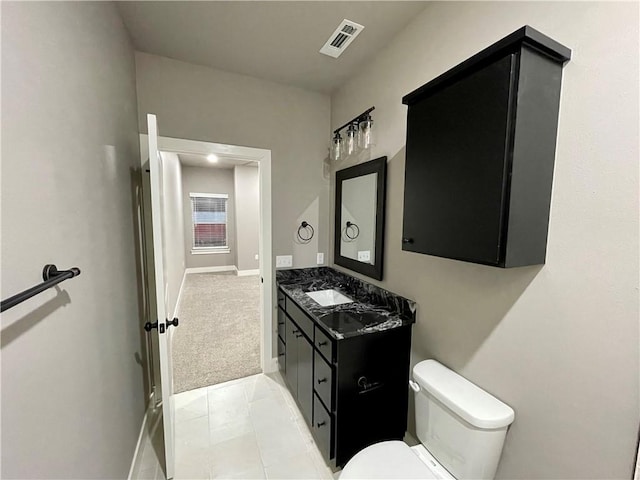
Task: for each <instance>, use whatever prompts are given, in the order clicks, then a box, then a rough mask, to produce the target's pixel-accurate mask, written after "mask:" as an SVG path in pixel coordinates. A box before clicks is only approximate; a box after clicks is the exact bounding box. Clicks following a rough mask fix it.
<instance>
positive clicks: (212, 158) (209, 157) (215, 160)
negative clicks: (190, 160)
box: [207, 153, 218, 163]
mask: <svg viewBox="0 0 640 480" xmlns="http://www.w3.org/2000/svg"><path fill="white" fill-rule="evenodd" d="M207 160H208V161H209V163H218V156H217V155H214V154H213V153H211V154H209V155H207Z"/></svg>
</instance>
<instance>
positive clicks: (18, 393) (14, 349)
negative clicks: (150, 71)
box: [2, 2, 145, 478]
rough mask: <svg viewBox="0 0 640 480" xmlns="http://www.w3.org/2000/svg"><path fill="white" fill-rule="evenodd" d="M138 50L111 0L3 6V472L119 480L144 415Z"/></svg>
mask: <svg viewBox="0 0 640 480" xmlns="http://www.w3.org/2000/svg"><path fill="white" fill-rule="evenodd" d="M134 74H135V67H134V57H133V50H132V47H131V45H130V42H129V38H128V35H127V33H126V32H125V30H124V27H123V25H122V23H121V21H120V17H119V16H118V13H117V12H116V9H115V6H114V5H113V4H109V3H90V2H87V3H75V2H71V3H9V2H2V298H6V297H8V296H10V295H13V294H15V293H17V292H19V291H21V290H23V289H25V288H28V287H31V286H32V285H34V284H36V283H38V282H39V281H41V276H40V275H41V270H42V267H43V265H44V264H46V263H53V262H55V263H56V264H57V265H58V267H61V268H66V267H71V266H78V267H80V269H81V270H82V275H81V276H80V277H78V278H74V279H71V280H67V281H66V282H64V283H62V284H61V285H60V286H59V287H58V289H51V290H47V291H46V292H44V293H42V294H40V295H38V296H37V297H34V298H32V299H31V300H28V301H26V302H24V303H23V304H21V305H19V306H17V307H15V308H13V309H12V310H9V311H7V312H5V313H3V314H2V477H3V478H125V477H126V475H127V473H128V469H129V465H130V463H131V458H132V456H133V451H134V448H135V444H136V441H137V437H138V433H139V431H140V425H141V422H142V417H143V414H144V407H145V404H144V399H143V389H142V383H143V380H142V377H143V375H142V367H141V366H140V365H138V363H137V362H136V357H135V356H136V355H137V354H138V352H140V338H141V329H140V327H139V319H138V304H137V289H138V286H137V284H136V267H135V265H136V257H135V253H134V246H135V240H134V229H133V215H132V209H133V207H132V195H131V189H132V186H131V172H130V169H131V168H132V166H134V165H137V164H138V163H139V162H138V135H137V124H136V91H135V77H134Z"/></svg>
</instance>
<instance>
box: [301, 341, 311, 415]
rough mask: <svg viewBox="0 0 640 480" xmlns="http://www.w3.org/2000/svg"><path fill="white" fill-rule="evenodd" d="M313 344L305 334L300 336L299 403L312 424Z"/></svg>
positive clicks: (303, 413)
mask: <svg viewBox="0 0 640 480" xmlns="http://www.w3.org/2000/svg"><path fill="white" fill-rule="evenodd" d="M312 395H313V345H311V343H310V342H309V341H308V340H307V338H306V337H305V336H304V335H301V336H300V337H299V338H298V403H299V404H300V411H301V412H302V415H303V416H304V418H305V419H306V420H307V423H308V424H309V425H311V420H312V417H311V413H312V408H313V397H312Z"/></svg>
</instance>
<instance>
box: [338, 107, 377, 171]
mask: <svg viewBox="0 0 640 480" xmlns="http://www.w3.org/2000/svg"><path fill="white" fill-rule="evenodd" d="M375 108H376V107H371V108H369V109H368V110H365V111H364V112H362V113H361V114H360V115H358V116H357V117H355V118H353V119H351V120H349V121H348V122H347V123H345V124H344V125H342V126H341V127H339V128H337V129H335V130H334V131H333V139H332V140H331V160H333V161H334V162H340V161H342V160H343V159H344V158H345V157H349V156H351V155H354V154H356V153H358V151H360V150H366V149H368V148H371V146H372V145H373V131H372V127H373V119H372V118H371V112H372V111H373V110H375ZM347 127H348V128H347ZM345 128H347V139H346V140H345V141H343V140H342V136H341V135H340V130H343V129H345Z"/></svg>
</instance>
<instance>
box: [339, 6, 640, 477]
mask: <svg viewBox="0 0 640 480" xmlns="http://www.w3.org/2000/svg"><path fill="white" fill-rule="evenodd" d="M525 24H529V25H531V26H533V27H534V28H538V29H539V30H541V31H542V32H544V33H546V34H547V35H549V36H551V37H552V38H554V39H555V40H558V41H559V42H562V43H564V44H566V45H567V46H569V47H571V48H572V49H573V50H574V55H573V59H572V60H571V62H570V63H568V64H567V66H566V67H565V70H564V80H563V92H562V99H561V113H560V125H559V132H558V149H557V155H556V167H555V174H554V186H553V198H552V205H551V222H550V227H549V242H548V251H547V263H546V265H545V266H538V267H527V268H517V269H512V270H503V269H498V268H492V267H486V266H480V265H474V264H470V263H464V262H457V261H453V260H447V259H441V258H436V257H431V256H428V255H420V254H415V253H409V252H403V251H402V249H401V235H402V198H403V184H404V178H403V176H404V160H405V159H404V145H405V131H406V107H405V106H404V105H402V103H401V98H402V96H403V95H405V94H407V93H409V92H410V91H412V90H413V89H415V88H417V87H419V86H420V85H422V84H424V83H426V82H427V81H429V80H431V79H433V78H435V77H436V76H437V75H439V74H440V73H443V72H445V71H446V70H447V69H449V68H451V67H453V66H455V65H456V64H458V63H459V62H461V61H463V60H465V59H466V58H468V57H469V56H471V55H473V54H475V53H477V52H478V51H480V50H481V49H482V48H484V47H486V46H488V45H490V44H491V43H493V42H495V41H496V40H498V39H500V38H502V37H503V36H505V35H507V34H509V33H511V32H513V31H515V30H516V29H517V28H519V27H521V26H522V25H525ZM638 85H639V79H638V4H637V3H624V4H623V3H609V2H604V3H573V2H567V3H561V2H554V3H523V2H512V3H511V2H495V3H492V2H477V3H476V2H472V3H461V2H442V3H433V4H431V5H429V6H428V7H427V8H426V9H425V10H424V12H423V13H421V14H420V15H419V16H418V17H416V19H415V20H414V21H413V22H412V23H411V24H410V25H409V26H408V27H407V28H406V29H405V30H404V31H403V32H401V33H400V34H399V35H398V36H397V37H396V38H395V40H394V41H393V42H391V43H390V44H389V45H388V46H387V47H386V48H385V49H384V50H383V51H381V52H380V54H379V55H378V57H377V58H376V60H375V61H373V62H370V63H369V64H367V65H364V66H363V69H362V72H361V73H360V74H359V76H357V77H354V78H352V79H351V80H350V81H349V82H348V83H347V84H346V85H344V86H343V88H341V89H340V90H339V91H338V92H337V93H336V94H335V95H333V96H332V125H334V126H337V125H340V124H342V123H343V122H345V121H347V120H349V118H351V117H352V116H353V115H354V114H357V113H358V112H361V111H363V110H364V109H366V108H367V107H369V106H371V105H375V106H376V110H375V112H374V114H373V118H374V121H375V122H376V123H377V127H378V133H379V135H378V144H377V147H376V148H375V149H374V150H373V152H372V155H371V157H372V158H375V157H377V156H381V155H387V156H388V157H389V159H390V160H389V172H388V183H387V185H388V194H387V228H386V236H385V265H384V269H385V279H384V281H383V282H381V284H382V285H383V286H384V287H386V288H388V289H390V290H392V291H394V292H397V293H399V294H402V295H405V296H407V297H409V298H412V299H414V300H416V301H417V302H418V321H417V324H416V325H415V327H414V331H413V361H414V362H415V361H418V360H422V359H424V358H436V359H438V360H439V361H441V362H442V363H444V364H445V365H447V366H449V367H451V368H453V369H454V370H456V371H458V372H460V373H461V374H462V375H464V376H466V377H468V378H469V379H471V380H472V381H474V382H476V383H477V384H478V385H480V386H481V387H483V388H485V389H486V390H488V391H489V392H491V393H493V394H495V395H497V396H498V397H499V398H501V399H502V400H503V401H505V402H507V403H508V404H510V405H511V406H513V407H514V409H515V411H516V420H515V423H514V424H513V426H512V427H511V429H510V431H509V433H508V436H507V441H506V446H505V450H504V453H503V458H502V462H501V466H500V468H499V470H498V474H497V475H498V477H499V478H563V479H567V478H630V477H631V474H632V468H633V460H634V456H635V446H636V442H637V438H638V436H637V435H638V421H639V403H638V392H639V385H638V382H639V371H638V358H639V347H638V336H639V335H638V334H639V332H638V313H639V312H638V229H639V226H638V153H639V152H638Z"/></svg>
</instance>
